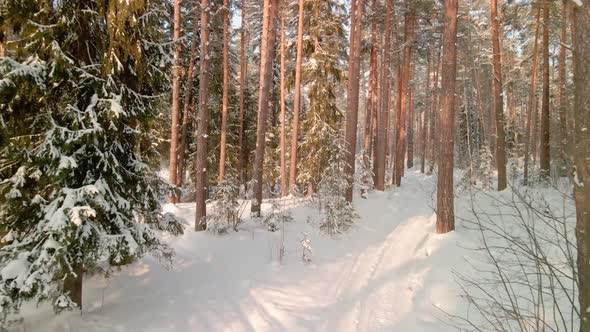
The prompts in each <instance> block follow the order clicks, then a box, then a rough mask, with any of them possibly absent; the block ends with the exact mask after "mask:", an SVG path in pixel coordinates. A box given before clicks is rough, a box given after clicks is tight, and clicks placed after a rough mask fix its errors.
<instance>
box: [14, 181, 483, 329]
mask: <svg viewBox="0 0 590 332" xmlns="http://www.w3.org/2000/svg"><path fill="white" fill-rule="evenodd" d="M434 179H435V177H434V176H425V175H423V174H420V173H419V172H416V171H414V170H409V171H407V174H406V176H405V177H404V178H403V184H402V187H400V188H396V189H390V190H388V191H386V192H371V193H370V194H369V199H361V198H360V197H357V198H356V199H355V207H356V209H357V211H358V213H359V215H360V219H359V220H358V221H357V222H356V224H355V225H354V226H353V228H352V229H350V230H349V231H348V232H346V233H345V234H343V235H339V236H335V237H330V236H327V235H323V234H321V233H320V231H319V227H318V225H317V223H318V219H319V214H318V210H317V208H315V207H313V206H312V205H311V203H310V202H308V201H305V200H295V199H284V200H282V201H281V204H282V205H283V206H285V207H287V208H289V209H290V211H291V212H292V214H293V219H294V220H293V221H291V222H288V223H286V224H285V225H284V245H285V255H284V257H283V258H282V259H280V255H279V248H280V244H281V238H282V236H283V234H282V232H281V230H279V231H276V232H269V231H268V230H267V229H266V227H265V226H263V225H262V224H261V223H260V222H256V221H255V220H252V219H250V218H249V217H248V216H247V215H246V216H244V219H245V222H244V223H242V224H240V227H239V231H238V232H234V231H231V232H230V233H229V234H227V235H222V236H215V235H213V234H211V233H209V232H200V233H195V232H193V231H192V223H193V218H194V204H192V203H190V204H189V203H186V204H178V205H176V206H172V205H166V206H165V210H167V211H170V212H173V213H175V214H176V215H178V216H180V217H182V218H184V219H186V221H187V223H188V226H187V231H186V234H184V235H183V236H181V237H179V238H171V239H169V240H170V243H172V244H173V247H174V248H175V250H176V256H175V258H174V262H173V264H172V266H171V267H170V268H169V269H167V268H166V267H165V266H163V265H162V264H160V263H159V262H158V261H157V260H156V259H155V258H153V257H146V258H144V259H142V260H141V261H139V262H137V263H135V264H133V265H131V266H129V267H125V268H122V269H121V270H120V271H118V272H116V273H114V274H113V275H112V276H111V277H110V278H108V279H105V278H104V277H102V276H94V277H89V278H88V279H86V281H85V286H84V287H85V288H84V305H83V313H82V315H80V314H79V313H66V314H62V315H59V316H57V317H54V316H53V315H52V314H51V312H50V311H49V310H48V309H43V308H41V309H36V310H33V311H30V312H28V313H26V314H25V316H24V328H25V330H26V331H27V332H30V331H91V332H92V331H400V332H401V331H403V332H406V331H423V332H428V331H433V332H434V331H437V332H441V331H455V330H456V329H454V328H452V327H450V326H448V325H446V322H447V321H448V316H446V314H445V312H447V313H451V314H456V313H463V312H466V307H465V304H464V303H463V302H462V301H461V298H460V297H459V286H458V285H457V283H456V281H455V274H454V272H457V271H458V272H464V271H468V269H469V263H468V262H467V260H466V259H467V258H470V257H474V255H475V251H474V250H472V249H470V248H474V247H476V246H477V243H478V240H479V239H478V234H474V233H473V232H474V231H472V230H468V229H466V228H465V227H462V225H461V222H460V221H458V224H457V231H455V232H452V233H448V234H445V235H437V234H435V232H434V229H435V220H436V217H435V214H434V212H433V205H434V199H435V196H434V193H435V181H434ZM464 200H465V199H464ZM456 205H457V210H458V211H457V213H459V214H461V213H462V212H461V209H466V208H464V205H465V204H463V203H461V199H458V202H457V203H456ZM268 208H270V204H269V203H265V204H264V205H263V210H264V209H268ZM279 226H281V225H279ZM304 233H306V234H307V235H306V236H307V237H308V238H309V239H310V240H311V246H312V248H313V254H312V257H311V259H312V260H311V262H309V263H305V262H303V260H302V245H301V243H300V241H301V240H302V239H303V237H304V235H303V234H304Z"/></svg>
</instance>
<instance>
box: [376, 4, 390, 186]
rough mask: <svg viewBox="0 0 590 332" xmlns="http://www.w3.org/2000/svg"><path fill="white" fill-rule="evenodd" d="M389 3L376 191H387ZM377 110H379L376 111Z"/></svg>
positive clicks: (378, 122) (384, 51)
mask: <svg viewBox="0 0 590 332" xmlns="http://www.w3.org/2000/svg"><path fill="white" fill-rule="evenodd" d="M386 1H387V9H386V14H385V43H384V46H383V57H382V58H381V59H382V60H381V103H380V107H379V108H378V110H379V111H378V113H377V141H376V142H375V144H376V151H377V154H376V156H375V160H376V163H375V189H377V190H380V191H383V190H385V162H386V154H387V122H388V121H387V119H388V117H387V114H388V113H389V79H390V77H389V70H388V66H389V48H390V46H391V16H392V14H393V13H392V11H393V9H392V8H393V0H386ZM376 110H377V109H376Z"/></svg>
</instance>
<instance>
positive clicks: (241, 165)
mask: <svg viewBox="0 0 590 332" xmlns="http://www.w3.org/2000/svg"><path fill="white" fill-rule="evenodd" d="M241 14H242V26H241V29H240V30H241V31H240V114H239V119H238V122H239V123H238V131H239V132H238V145H239V152H238V154H239V155H238V173H239V177H240V183H241V184H244V185H245V183H246V167H245V157H246V153H245V152H246V151H245V150H246V149H245V147H244V114H245V112H246V109H245V101H246V71H247V69H248V62H247V61H246V0H242V13H241Z"/></svg>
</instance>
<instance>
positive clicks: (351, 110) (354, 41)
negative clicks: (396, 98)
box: [344, 0, 363, 202]
mask: <svg viewBox="0 0 590 332" xmlns="http://www.w3.org/2000/svg"><path fill="white" fill-rule="evenodd" d="M356 7H357V8H356V13H355V9H354V8H355V6H354V3H353V4H352V6H351V31H350V54H349V60H348V66H349V77H348V78H349V79H348V94H347V108H346V129H345V134H344V141H345V144H346V152H347V156H346V157H347V160H346V163H345V174H346V176H347V181H348V186H347V190H346V195H345V198H346V200H347V201H348V202H352V192H353V182H354V168H355V157H356V131H357V123H358V108H359V107H358V106H359V82H360V67H361V66H360V58H361V54H360V53H361V52H360V51H361V48H360V43H361V34H362V31H361V30H362V25H361V23H362V18H363V0H358V2H357V4H356ZM353 22H354V23H353ZM352 27H354V28H352Z"/></svg>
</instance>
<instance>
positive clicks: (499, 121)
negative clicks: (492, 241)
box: [490, 0, 506, 191]
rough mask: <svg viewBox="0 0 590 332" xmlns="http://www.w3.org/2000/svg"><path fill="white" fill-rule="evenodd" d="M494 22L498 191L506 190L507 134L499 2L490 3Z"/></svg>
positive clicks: (493, 60) (494, 0)
mask: <svg viewBox="0 0 590 332" xmlns="http://www.w3.org/2000/svg"><path fill="white" fill-rule="evenodd" d="M490 9H491V10H490V12H491V21H492V48H493V58H492V64H493V67H494V108H495V115H496V144H495V146H496V168H497V170H498V191H501V190H504V189H506V133H505V121H504V97H503V96H504V94H503V92H502V89H503V88H502V50H501V49H500V36H499V34H500V22H499V18H498V2H497V0H491V3H490Z"/></svg>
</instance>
